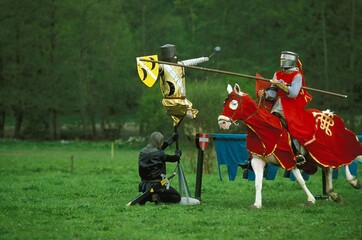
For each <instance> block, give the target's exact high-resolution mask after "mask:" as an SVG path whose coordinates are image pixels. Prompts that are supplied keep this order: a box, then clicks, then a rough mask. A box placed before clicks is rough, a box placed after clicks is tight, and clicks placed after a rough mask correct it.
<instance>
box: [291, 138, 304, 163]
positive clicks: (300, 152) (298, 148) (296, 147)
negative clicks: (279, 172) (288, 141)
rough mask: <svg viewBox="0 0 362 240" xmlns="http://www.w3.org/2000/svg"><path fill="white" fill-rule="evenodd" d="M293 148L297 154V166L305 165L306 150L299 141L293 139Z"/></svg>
mask: <svg viewBox="0 0 362 240" xmlns="http://www.w3.org/2000/svg"><path fill="white" fill-rule="evenodd" d="M292 148H293V151H294V154H295V158H296V160H297V165H301V164H303V163H305V157H304V155H305V153H306V151H305V148H304V147H303V146H302V145H300V143H299V142H298V140H297V139H295V138H292Z"/></svg>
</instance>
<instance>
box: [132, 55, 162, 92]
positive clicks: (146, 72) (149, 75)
mask: <svg viewBox="0 0 362 240" xmlns="http://www.w3.org/2000/svg"><path fill="white" fill-rule="evenodd" d="M142 59H147V60H154V61H158V56H157V55H151V56H143V57H137V58H136V61H137V72H138V76H139V77H140V79H141V81H142V82H143V83H144V84H145V85H146V86H147V87H152V86H153V84H155V82H156V80H157V78H158V71H159V66H158V63H154V62H145V61H142Z"/></svg>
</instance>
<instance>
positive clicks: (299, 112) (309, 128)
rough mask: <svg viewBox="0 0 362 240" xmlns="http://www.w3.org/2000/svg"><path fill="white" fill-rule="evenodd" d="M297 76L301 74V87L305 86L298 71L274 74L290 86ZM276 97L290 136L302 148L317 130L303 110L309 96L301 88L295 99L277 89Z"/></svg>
mask: <svg viewBox="0 0 362 240" xmlns="http://www.w3.org/2000/svg"><path fill="white" fill-rule="evenodd" d="M297 74H301V76H302V86H305V81H304V76H303V74H302V73H301V72H299V71H295V72H291V73H286V72H284V71H279V72H276V79H277V80H283V81H284V82H286V83H287V84H291V82H292V81H293V79H294V77H295V76H296V75H297ZM278 97H279V98H280V101H281V104H282V107H283V112H284V116H285V120H286V121H287V123H288V130H289V133H290V135H291V136H292V137H294V138H296V139H297V140H298V141H299V143H300V144H302V145H303V146H305V145H308V144H309V143H311V142H312V141H314V139H315V133H316V130H317V127H316V121H315V118H314V117H313V114H311V113H310V112H307V111H306V110H305V109H304V108H305V106H306V105H307V103H308V102H310V101H311V99H312V97H311V95H310V94H309V93H308V92H307V91H306V90H305V89H303V88H301V89H300V91H299V94H298V96H297V97H296V98H290V97H288V96H287V93H285V92H283V91H282V90H280V89H278Z"/></svg>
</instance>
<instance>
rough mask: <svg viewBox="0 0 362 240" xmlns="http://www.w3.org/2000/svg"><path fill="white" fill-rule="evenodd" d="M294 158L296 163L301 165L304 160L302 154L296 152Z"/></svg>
mask: <svg viewBox="0 0 362 240" xmlns="http://www.w3.org/2000/svg"><path fill="white" fill-rule="evenodd" d="M295 159H296V160H297V165H298V166H299V165H302V164H304V163H305V162H306V160H305V157H304V156H303V155H302V154H298V155H296V156H295Z"/></svg>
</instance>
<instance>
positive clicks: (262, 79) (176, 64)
mask: <svg viewBox="0 0 362 240" xmlns="http://www.w3.org/2000/svg"><path fill="white" fill-rule="evenodd" d="M139 60H140V61H144V62H152V63H159V64H165V65H173V66H178V67H184V68H192V69H197V70H201V71H206V72H214V73H221V74H226V75H231V76H236V77H243V78H249V79H254V80H260V81H264V82H270V81H271V79H267V78H260V77H255V76H252V75H246V74H242V73H235V72H228V71H223V70H218V69H212V68H205V67H199V66H187V65H182V64H178V63H172V62H165V61H156V60H151V59H142V58H141V59H139ZM302 88H303V89H306V90H309V91H313V92H319V93H324V94H328V95H331V96H336V97H342V98H347V95H344V94H339V93H334V92H330V91H325V90H320V89H316V88H311V87H304V86H302Z"/></svg>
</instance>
